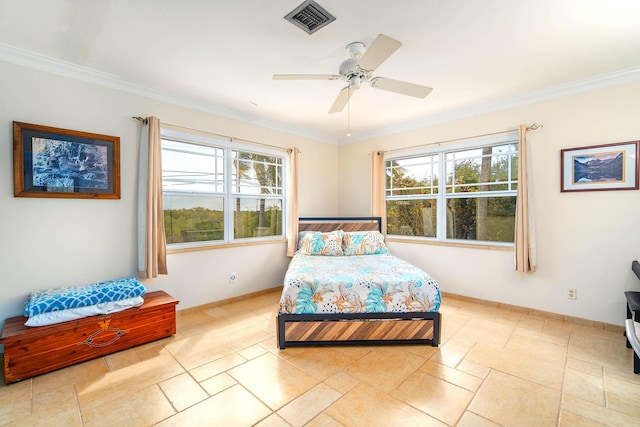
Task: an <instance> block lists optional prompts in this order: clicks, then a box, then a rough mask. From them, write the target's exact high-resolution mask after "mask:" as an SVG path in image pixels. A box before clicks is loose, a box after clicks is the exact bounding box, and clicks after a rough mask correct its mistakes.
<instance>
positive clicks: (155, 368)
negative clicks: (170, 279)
mask: <svg viewBox="0 0 640 427" xmlns="http://www.w3.org/2000/svg"><path fill="white" fill-rule="evenodd" d="M278 296H279V295H278V294H277V293H275V292H273V293H269V294H265V295H261V296H258V297H253V298H250V299H248V300H246V301H243V302H240V303H233V304H228V305H224V306H220V307H216V308H212V309H208V310H202V311H191V312H188V313H180V315H179V316H178V333H177V334H176V335H175V336H173V337H171V338H167V339H164V340H161V341H157V342H154V343H150V344H147V345H144V346H140V347H137V348H134V349H129V350H126V351H122V352H120V353H116V354H112V355H109V356H107V357H103V358H99V359H95V360H92V361H89V362H85V363H82V364H79V365H75V366H72V367H69V368H66V369H62V370H59V371H56V372H52V373H49V374H46V375H41V376H39V377H36V378H32V379H28V380H24V381H22V382H19V383H15V384H12V385H8V386H7V385H2V386H0V425H10V426H39V425H43V426H45V425H46V426H52V425H56V426H151V425H158V426H260V427H266V426H378V425H379V426H394V425H396V426H447V425H449V426H499V425H504V426H556V425H559V426H603V425H607V426H631V425H640V418H639V416H638V410H637V408H638V405H637V402H638V399H639V397H640V376H637V375H634V374H633V373H632V372H633V370H632V357H633V354H632V351H631V350H629V349H627V348H626V346H625V341H624V337H623V336H622V334H621V332H620V331H617V330H615V331H610V330H604V329H598V328H591V327H586V326H580V325H576V324H573V323H564V322H561V321H558V320H551V319H548V318H543V317H536V316H532V315H528V314H524V313H521V312H517V311H510V310H507V309H503V308H496V307H491V306H487V305H481V304H476V303H472V302H468V301H464V300H460V299H455V298H450V297H449V298H448V297H446V296H445V298H444V301H443V306H442V309H441V312H442V314H443V328H442V334H443V342H442V344H441V346H440V347H439V348H434V347H429V346H380V347H373V346H372V347H315V348H301V347H296V348H287V349H286V350H284V351H280V350H278V349H277V348H276V339H275V314H276V307H277V300H278ZM622 309H623V308H622Z"/></svg>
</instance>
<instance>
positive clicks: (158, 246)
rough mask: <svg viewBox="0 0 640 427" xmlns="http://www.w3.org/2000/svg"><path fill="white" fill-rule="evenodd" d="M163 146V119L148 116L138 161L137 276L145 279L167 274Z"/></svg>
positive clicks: (141, 139)
mask: <svg viewBox="0 0 640 427" xmlns="http://www.w3.org/2000/svg"><path fill="white" fill-rule="evenodd" d="M160 144H161V142H160V120H159V119H158V118H157V117H148V118H147V120H146V123H145V126H144V128H143V129H142V133H141V135H140V156H139V159H138V162H139V167H138V274H139V276H140V277H141V278H146V279H148V278H153V277H158V274H167V242H166V236H165V234H164V209H163V207H162V156H161V146H160Z"/></svg>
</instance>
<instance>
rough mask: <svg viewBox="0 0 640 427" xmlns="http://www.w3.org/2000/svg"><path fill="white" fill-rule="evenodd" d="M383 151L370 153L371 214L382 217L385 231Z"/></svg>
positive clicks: (383, 230)
mask: <svg viewBox="0 0 640 427" xmlns="http://www.w3.org/2000/svg"><path fill="white" fill-rule="evenodd" d="M384 176H385V175H384V152H382V151H373V152H372V153H371V216H379V217H382V232H383V233H385V234H386V232H387V221H386V216H387V214H386V204H385V198H384V192H385V179H384Z"/></svg>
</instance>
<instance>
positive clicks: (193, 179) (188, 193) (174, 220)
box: [162, 129, 287, 245]
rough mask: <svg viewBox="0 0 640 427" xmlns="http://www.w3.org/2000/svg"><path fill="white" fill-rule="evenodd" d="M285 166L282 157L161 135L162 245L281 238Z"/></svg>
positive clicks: (193, 137) (189, 137)
mask: <svg viewBox="0 0 640 427" xmlns="http://www.w3.org/2000/svg"><path fill="white" fill-rule="evenodd" d="M286 163H287V158H286V153H284V152H278V151H274V150H256V149H255V148H254V147H243V146H240V145H238V144H234V143H227V142H224V141H218V140H213V139H210V138H204V137H201V136H197V135H185V134H182V133H180V134H178V133H176V132H172V131H165V130H164V129H163V136H162V190H163V191H162V194H163V203H164V221H165V232H166V236H167V244H178V245H194V244H202V242H207V243H228V242H232V241H238V240H242V239H263V240H264V239H273V238H283V237H284V234H283V230H284V214H283V212H285V196H284V194H285V190H284V189H285V183H284V180H283V177H284V175H285V173H284V172H285V167H286ZM195 242H198V243H195Z"/></svg>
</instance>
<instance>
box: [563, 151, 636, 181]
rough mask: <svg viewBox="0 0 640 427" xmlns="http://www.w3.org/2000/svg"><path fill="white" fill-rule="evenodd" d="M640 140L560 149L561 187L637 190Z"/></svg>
mask: <svg viewBox="0 0 640 427" xmlns="http://www.w3.org/2000/svg"><path fill="white" fill-rule="evenodd" d="M639 146H640V141H630V142H619V143H615V144H604V145H592V146H589V147H580V148H568V149H564V150H560V191H598V190H637V189H638V159H639V157H640V156H639V155H640V152H639V151H638V147H639Z"/></svg>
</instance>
